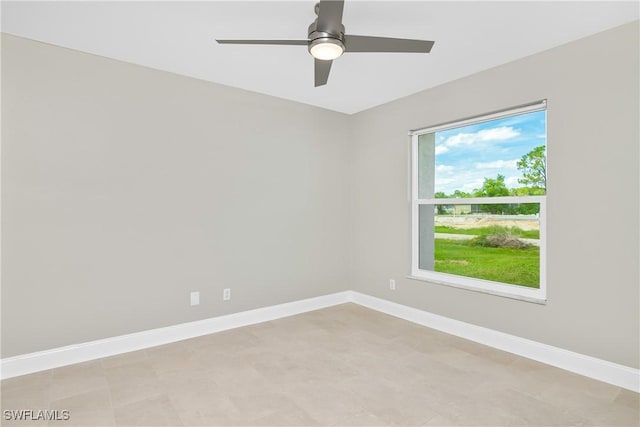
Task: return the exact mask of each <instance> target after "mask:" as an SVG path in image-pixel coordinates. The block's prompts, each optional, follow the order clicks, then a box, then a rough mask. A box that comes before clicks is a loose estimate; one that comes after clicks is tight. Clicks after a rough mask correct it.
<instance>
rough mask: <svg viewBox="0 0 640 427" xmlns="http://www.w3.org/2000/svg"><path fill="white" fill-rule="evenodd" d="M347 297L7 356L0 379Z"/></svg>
mask: <svg viewBox="0 0 640 427" xmlns="http://www.w3.org/2000/svg"><path fill="white" fill-rule="evenodd" d="M348 300H349V292H348V291H345V292H338V293H335V294H330V295H324V296H320V297H315V298H309V299H304V300H300V301H293V302H289V303H285V304H278V305H273V306H270V307H264V308H258V309H255V310H248V311H242V312H239V313H233V314H228V315H225V316H219V317H213V318H210V319H205V320H198V321H195V322H188V323H181V324H178V325H173V326H167V327H165V328H158V329H151V330H148V331H142V332H136V333H133V334H127V335H120V336H116V337H112V338H106V339H101V340H97V341H90V342H85V343H81V344H75V345H69V346H65V347H58V348H54V349H51V350H44V351H38V352H35V353H28V354H22V355H19V356H14V357H8V358H4V359H2V360H1V361H0V378H2V379H6V378H12V377H16V376H19V375H25V374H30V373H33V372H38V371H44V370H47V369H53V368H58V367H60V366H66V365H72V364H74V363H80V362H87V361H89V360H95V359H100V358H103V357H108V356H114V355H116V354H122V353H128V352H130V351H135V350H142V349H144V348H149V347H155V346H158V345H162V344H168V343H172V342H176V341H182V340H185V339H189V338H194V337H198V336H202V335H207V334H211V333H214V332H220V331H225V330H227V329H233V328H238V327H241V326H248V325H253V324H256V323H261V322H267V321H269V320H275V319H280V318H283V317H288V316H293V315H296V314H301V313H305V312H308V311H313V310H318V309H321V308H325V307H330V306H333V305H337V304H343V303H345V302H348Z"/></svg>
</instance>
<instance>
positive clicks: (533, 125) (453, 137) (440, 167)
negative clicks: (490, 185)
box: [435, 111, 546, 194]
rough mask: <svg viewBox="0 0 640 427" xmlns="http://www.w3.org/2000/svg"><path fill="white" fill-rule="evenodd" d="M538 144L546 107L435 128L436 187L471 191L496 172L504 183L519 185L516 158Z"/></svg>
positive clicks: (542, 140) (541, 139)
mask: <svg viewBox="0 0 640 427" xmlns="http://www.w3.org/2000/svg"><path fill="white" fill-rule="evenodd" d="M540 145H546V112H545V111H535V112H533V113H527V114H521V115H518V116H513V117H506V118H504V119H498V120H492V121H489V122H485V123H478V124H475V125H470V126H465V127H461V128H456V129H450V130H446V131H443V132H437V133H436V174H435V191H436V192H438V191H443V192H444V193H446V194H451V193H453V192H454V191H455V190H462V191H466V192H471V191H473V190H474V189H476V188H480V187H481V186H482V182H483V181H484V178H485V177H486V178H495V177H496V175H497V174H501V175H504V176H505V181H506V184H507V187H509V188H516V187H522V186H523V185H522V184H520V183H518V178H520V177H522V174H521V173H520V171H518V169H517V168H516V162H517V161H518V160H519V159H520V158H521V157H522V156H523V155H525V154H527V153H528V152H529V151H531V150H532V149H533V148H535V147H537V146H540Z"/></svg>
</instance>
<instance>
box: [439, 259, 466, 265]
mask: <svg viewBox="0 0 640 427" xmlns="http://www.w3.org/2000/svg"><path fill="white" fill-rule="evenodd" d="M442 262H446V263H447V264H458V265H469V261H467V260H466V259H447V260H439V259H437V260H436V263H442Z"/></svg>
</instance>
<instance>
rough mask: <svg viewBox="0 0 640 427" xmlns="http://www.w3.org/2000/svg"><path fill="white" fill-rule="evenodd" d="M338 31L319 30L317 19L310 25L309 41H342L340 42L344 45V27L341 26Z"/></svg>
mask: <svg viewBox="0 0 640 427" xmlns="http://www.w3.org/2000/svg"><path fill="white" fill-rule="evenodd" d="M336 30H337V31H336ZM336 30H333V29H332V30H329V29H327V28H318V20H317V19H316V20H315V21H313V22H312V23H311V25H309V31H308V34H309V41H310V42H313V41H314V40H316V39H322V38H330V39H336V40H340V42H341V43H342V44H343V45H344V25H342V24H340V28H339V29H336Z"/></svg>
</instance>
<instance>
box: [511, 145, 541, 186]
mask: <svg viewBox="0 0 640 427" xmlns="http://www.w3.org/2000/svg"><path fill="white" fill-rule="evenodd" d="M516 166H517V167H518V170H519V171H520V172H522V178H519V179H518V182H519V183H520V184H524V185H528V186H531V187H534V188H542V189H544V190H546V189H547V155H546V148H545V146H544V145H541V146H539V147H536V148H534V149H533V150H531V151H529V152H528V153H527V154H525V155H524V156H522V157H521V158H520V160H518V163H517V164H516Z"/></svg>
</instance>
